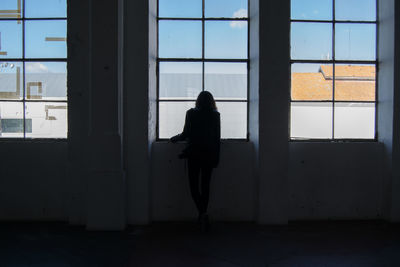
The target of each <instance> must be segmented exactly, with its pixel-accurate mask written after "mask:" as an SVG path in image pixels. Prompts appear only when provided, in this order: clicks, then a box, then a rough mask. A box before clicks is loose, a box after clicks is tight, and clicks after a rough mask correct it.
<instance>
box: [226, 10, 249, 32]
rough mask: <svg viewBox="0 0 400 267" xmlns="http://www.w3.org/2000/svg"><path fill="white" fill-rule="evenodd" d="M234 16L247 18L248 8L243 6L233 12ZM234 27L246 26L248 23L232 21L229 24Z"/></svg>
mask: <svg viewBox="0 0 400 267" xmlns="http://www.w3.org/2000/svg"><path fill="white" fill-rule="evenodd" d="M233 17H234V18H246V17H247V9H244V8H241V9H239V10H237V11H235V12H234V13H233ZM229 25H230V26H231V27H232V28H239V29H241V28H244V27H246V25H247V23H246V22H245V21H231V23H230V24H229Z"/></svg>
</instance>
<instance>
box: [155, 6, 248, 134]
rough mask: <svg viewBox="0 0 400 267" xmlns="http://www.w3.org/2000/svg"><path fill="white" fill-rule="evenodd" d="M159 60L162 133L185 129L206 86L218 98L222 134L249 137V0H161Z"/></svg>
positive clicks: (159, 106)
mask: <svg viewBox="0 0 400 267" xmlns="http://www.w3.org/2000/svg"><path fill="white" fill-rule="evenodd" d="M157 64H158V66H157V69H158V75H157V77H158V94H157V101H158V123H157V125H158V127H157V128H158V138H159V139H165V138H169V137H171V136H173V135H175V134H177V133H179V132H181V131H182V129H183V124H184V120H185V112H186V110H188V109H189V108H191V107H194V102H195V100H196V97H197V95H198V94H199V93H200V92H201V91H203V90H206V91H210V92H211V93H212V94H213V95H214V98H215V99H216V101H217V107H218V111H219V112H220V113H221V136H222V138H228V139H245V138H246V137H247V113H248V1H247V0H158V58H157Z"/></svg>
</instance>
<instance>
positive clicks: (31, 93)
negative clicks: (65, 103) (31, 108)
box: [25, 62, 67, 100]
mask: <svg viewBox="0 0 400 267" xmlns="http://www.w3.org/2000/svg"><path fill="white" fill-rule="evenodd" d="M25 73H26V74H25V98H26V99H30V100H33V99H37V100H41V99H45V100H67V63H66V62H28V63H25Z"/></svg>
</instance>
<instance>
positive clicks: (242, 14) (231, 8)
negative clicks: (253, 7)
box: [204, 0, 248, 18]
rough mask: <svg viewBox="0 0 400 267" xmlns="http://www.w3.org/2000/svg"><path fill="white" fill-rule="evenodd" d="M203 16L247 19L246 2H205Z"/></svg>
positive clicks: (229, 0)
mask: <svg viewBox="0 0 400 267" xmlns="http://www.w3.org/2000/svg"><path fill="white" fill-rule="evenodd" d="M204 5H205V16H206V17H213V18H222V17H223V18H247V16H248V14H247V6H248V4H247V0H205V3H204Z"/></svg>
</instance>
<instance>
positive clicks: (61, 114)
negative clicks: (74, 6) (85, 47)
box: [0, 0, 67, 138]
mask: <svg viewBox="0 0 400 267" xmlns="http://www.w3.org/2000/svg"><path fill="white" fill-rule="evenodd" d="M66 10H67V8H66V0H1V1H0V138H66V137H67V46H66V36H67V18H66V17H67V12H66Z"/></svg>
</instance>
